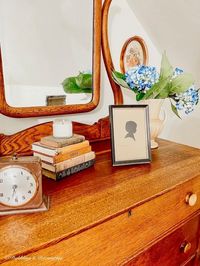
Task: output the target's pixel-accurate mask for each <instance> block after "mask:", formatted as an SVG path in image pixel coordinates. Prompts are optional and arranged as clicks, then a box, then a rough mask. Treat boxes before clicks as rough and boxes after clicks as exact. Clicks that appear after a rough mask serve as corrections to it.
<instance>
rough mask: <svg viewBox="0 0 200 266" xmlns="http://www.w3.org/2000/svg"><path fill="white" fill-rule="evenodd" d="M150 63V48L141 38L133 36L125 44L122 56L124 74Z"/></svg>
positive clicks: (121, 67)
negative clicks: (135, 67)
mask: <svg viewBox="0 0 200 266" xmlns="http://www.w3.org/2000/svg"><path fill="white" fill-rule="evenodd" d="M148 61H149V55H148V48H147V45H146V43H145V41H144V40H143V39H142V38H141V37H139V36H133V37H131V38H129V39H128V40H127V41H126V42H125V43H124V45H123V47H122V50H121V54H120V69H121V72H122V73H125V72H126V71H127V70H129V69H130V68H133V67H134V66H137V65H147V64H148Z"/></svg>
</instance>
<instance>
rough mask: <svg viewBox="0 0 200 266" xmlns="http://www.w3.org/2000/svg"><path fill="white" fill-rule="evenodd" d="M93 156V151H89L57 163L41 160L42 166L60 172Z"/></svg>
mask: <svg viewBox="0 0 200 266" xmlns="http://www.w3.org/2000/svg"><path fill="white" fill-rule="evenodd" d="M94 158H95V152H93V151H91V152H88V153H85V154H83V155H80V156H77V157H75V158H72V159H68V160H66V161H63V162H61V163H57V164H50V163H46V162H43V161H42V168H44V169H46V170H49V171H51V172H56V173H57V172H60V171H63V170H65V169H67V168H70V167H72V166H76V165H78V164H81V163H84V162H87V161H90V160H92V159H94Z"/></svg>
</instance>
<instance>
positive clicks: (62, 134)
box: [53, 119, 73, 138]
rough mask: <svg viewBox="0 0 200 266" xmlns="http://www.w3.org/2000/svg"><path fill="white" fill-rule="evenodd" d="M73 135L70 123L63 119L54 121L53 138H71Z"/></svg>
mask: <svg viewBox="0 0 200 266" xmlns="http://www.w3.org/2000/svg"><path fill="white" fill-rule="evenodd" d="M72 135H73V131H72V122H71V121H69V120H64V119H55V120H54V122H53V136H54V137H55V138H71V137H72Z"/></svg>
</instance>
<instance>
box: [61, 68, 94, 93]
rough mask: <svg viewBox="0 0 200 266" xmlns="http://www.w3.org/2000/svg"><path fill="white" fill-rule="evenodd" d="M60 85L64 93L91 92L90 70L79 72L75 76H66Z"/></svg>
mask: <svg viewBox="0 0 200 266" xmlns="http://www.w3.org/2000/svg"><path fill="white" fill-rule="evenodd" d="M62 86H63V89H64V91H65V92H66V93H92V74H91V73H90V71H82V72H79V74H78V75H77V76H74V77H68V78H66V79H65V80H64V81H63V82H62Z"/></svg>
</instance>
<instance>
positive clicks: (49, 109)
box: [0, 0, 102, 118]
mask: <svg viewBox="0 0 200 266" xmlns="http://www.w3.org/2000/svg"><path fill="white" fill-rule="evenodd" d="M101 2H102V1H101V0H93V51H92V53H93V59H92V63H93V64H92V69H93V97H92V100H91V101H90V102H89V103H87V104H74V105H64V106H63V105H60V106H59V105H58V106H37V107H12V106H10V105H8V103H7V102H6V97H5V88H4V77H3V64H2V57H1V49H0V113H1V114H3V115H6V116H9V117H16V118H26V117H39V116H51V115H62V114H74V113H83V112H89V111H91V110H93V109H95V108H96V107H97V105H98V103H99V99H100V69H101V7H102V4H101Z"/></svg>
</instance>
